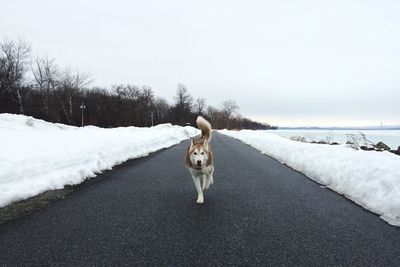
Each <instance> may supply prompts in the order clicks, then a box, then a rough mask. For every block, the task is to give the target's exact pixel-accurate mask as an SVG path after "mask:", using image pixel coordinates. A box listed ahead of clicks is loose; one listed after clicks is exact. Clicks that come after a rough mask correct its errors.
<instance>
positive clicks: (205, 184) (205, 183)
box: [201, 174, 208, 191]
mask: <svg viewBox="0 0 400 267" xmlns="http://www.w3.org/2000/svg"><path fill="white" fill-rule="evenodd" d="M202 178H203V182H202V184H201V190H203V191H205V190H207V189H208V187H207V175H205V174H204V175H203V176H202Z"/></svg>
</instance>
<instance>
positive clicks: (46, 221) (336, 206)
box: [0, 134, 400, 266]
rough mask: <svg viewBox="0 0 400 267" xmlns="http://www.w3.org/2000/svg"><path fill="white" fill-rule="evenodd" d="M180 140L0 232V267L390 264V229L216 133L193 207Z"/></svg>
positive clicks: (399, 257)
mask: <svg viewBox="0 0 400 267" xmlns="http://www.w3.org/2000/svg"><path fill="white" fill-rule="evenodd" d="M187 145H188V141H186V142H183V143H181V144H179V145H176V146H174V147H172V148H169V149H166V150H163V151H160V152H157V153H154V154H152V155H150V156H148V157H146V158H143V159H138V160H132V161H129V162H127V163H125V164H123V165H122V166H120V167H117V168H116V169H115V170H114V171H111V172H107V173H106V174H103V175H100V176H99V177H98V178H95V179H92V180H91V182H90V183H88V184H87V185H85V186H82V187H81V188H80V189H79V190H77V191H74V192H73V193H71V194H69V195H67V197H66V198H64V199H61V200H57V201H54V202H52V203H51V204H50V205H49V206H47V207H46V208H44V209H42V210H40V211H38V212H36V213H34V214H31V215H28V216H25V217H23V218H20V219H17V220H14V221H11V222H8V223H6V224H2V225H0V265H41V266H43V265H53V266H54V265H57V266H60V265H68V266H71V265H74V266H76V265H82V266H88V265H96V266H111V265H114V266H115V265H130V266H132V265H148V266H159V265H167V266H204V265H206V266H218V265H221V266H222V265H242V266H243V265H246V266H254V265H259V266H276V265H289V266H293V265H297V266H298V265H306V266H314V265H319V266H321V265H324V266H326V265H336V266H337V265H359V266H367V265H370V266H399V265H400V228H396V227H393V226H390V225H388V224H387V223H386V222H384V221H383V220H381V219H379V217H378V216H376V215H375V214H372V213H370V212H368V211H365V210H364V209H362V208H361V207H359V206H358V205H356V204H354V203H352V202H351V201H349V200H347V199H346V198H345V197H343V196H340V195H338V194H336V193H335V192H332V191H330V190H328V189H324V188H321V187H320V186H319V185H318V184H317V183H315V182H313V181H311V180H310V179H308V178H307V177H305V176H303V175H302V174H300V173H298V172H296V171H294V170H292V169H290V168H288V167H286V166H284V165H282V164H280V163H279V162H277V161H275V160H274V159H271V158H269V157H267V156H264V155H261V154H259V152H257V151H256V150H254V149H252V148H250V147H248V146H246V145H244V144H243V143H241V142H239V141H236V140H234V139H231V138H229V137H225V136H222V135H219V134H215V135H214V138H213V141H212V145H213V150H214V157H215V164H216V171H215V175H214V180H215V183H214V185H213V186H212V188H211V189H210V190H209V191H208V192H206V194H205V203H204V204H203V205H198V204H196V203H195V200H196V191H195V187H194V184H193V182H192V179H191V177H190V175H189V173H188V172H187V170H186V169H185V167H184V163H183V158H184V152H185V149H186V147H187Z"/></svg>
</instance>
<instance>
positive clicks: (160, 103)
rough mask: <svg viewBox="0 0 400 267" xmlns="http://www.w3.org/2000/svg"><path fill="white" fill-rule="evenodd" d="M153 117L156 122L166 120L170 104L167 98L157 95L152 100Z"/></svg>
mask: <svg viewBox="0 0 400 267" xmlns="http://www.w3.org/2000/svg"><path fill="white" fill-rule="evenodd" d="M154 109H155V118H156V121H157V122H158V123H162V122H166V121H167V116H168V112H169V109H170V106H169V105H168V102H167V100H165V99H164V98H161V97H157V98H156V100H155V101H154Z"/></svg>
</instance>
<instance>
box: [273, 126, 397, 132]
mask: <svg viewBox="0 0 400 267" xmlns="http://www.w3.org/2000/svg"><path fill="white" fill-rule="evenodd" d="M277 130H330V131H332V130H352V131H354V130H360V131H361V130H362V131H377V130H382V131H387V130H388V131H391V130H400V126H384V127H382V128H381V127H380V126H371V127H278V129H277Z"/></svg>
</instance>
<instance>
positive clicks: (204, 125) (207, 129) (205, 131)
mask: <svg viewBox="0 0 400 267" xmlns="http://www.w3.org/2000/svg"><path fill="white" fill-rule="evenodd" d="M196 123H197V127H199V129H200V130H201V138H203V137H204V139H206V140H207V141H208V142H210V141H211V124H210V123H209V122H208V121H207V120H206V119H204V118H203V117H202V116H198V117H197V119H196Z"/></svg>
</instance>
